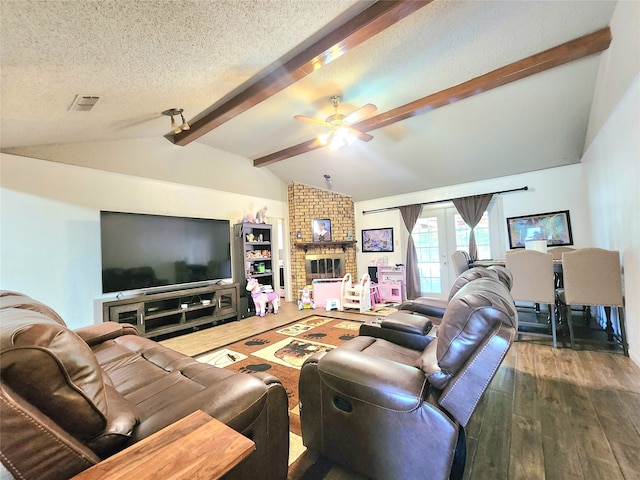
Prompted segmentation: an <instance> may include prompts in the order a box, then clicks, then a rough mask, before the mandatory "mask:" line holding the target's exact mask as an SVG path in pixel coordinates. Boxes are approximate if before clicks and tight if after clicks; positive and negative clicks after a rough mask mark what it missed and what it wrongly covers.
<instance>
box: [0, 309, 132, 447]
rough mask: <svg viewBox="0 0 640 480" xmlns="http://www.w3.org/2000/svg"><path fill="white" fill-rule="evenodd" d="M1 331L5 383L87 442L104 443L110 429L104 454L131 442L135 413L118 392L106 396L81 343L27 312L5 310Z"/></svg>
mask: <svg viewBox="0 0 640 480" xmlns="http://www.w3.org/2000/svg"><path fill="white" fill-rule="evenodd" d="M0 328H1V329H2V335H1V342H2V343H1V344H0V349H1V354H0V355H1V360H2V366H1V375H2V381H3V382H4V383H6V384H7V385H9V386H10V387H11V388H12V389H13V390H14V391H15V392H17V393H18V394H19V395H20V396H22V397H23V398H24V399H25V400H27V401H28V402H29V403H31V404H32V405H34V406H36V407H37V408H39V409H40V410H41V411H42V412H44V413H45V414H46V415H47V416H48V417H49V418H51V419H52V420H53V421H55V422H56V423H57V424H58V425H60V426H61V427H62V428H63V429H64V430H66V431H67V432H69V433H70V434H71V435H73V436H74V437H76V438H78V439H79V440H81V441H83V442H90V441H92V440H93V439H98V438H100V437H103V438H105V437H104V435H105V430H106V429H107V427H109V428H111V429H112V431H111V433H114V435H111V437H110V440H109V441H105V440H97V441H96V444H97V445H102V446H100V447H99V450H100V451H101V452H103V451H105V448H106V450H110V449H111V448H112V444H113V443H122V441H123V440H125V439H126V436H127V434H130V433H131V430H132V428H133V426H134V425H135V422H136V414H135V409H133V408H132V407H129V408H126V407H123V404H122V403H123V401H124V399H122V398H118V396H119V394H118V393H117V392H115V390H113V391H111V392H107V391H106V389H105V385H104V382H103V372H102V369H101V368H100V366H99V364H98V362H97V360H96V358H95V356H94V355H93V352H92V351H91V349H90V348H89V346H88V345H87V344H86V343H85V342H84V341H83V340H82V339H81V338H80V337H78V336H77V335H76V334H75V333H74V332H73V331H71V330H69V329H68V328H66V327H65V326H64V325H61V324H60V323H58V322H57V321H56V320H54V319H51V318H49V316H47V315H44V314H42V313H40V312H37V311H32V310H25V309H23V308H5V309H3V310H2V325H1V326H0ZM111 405H113V407H114V408H113V409H111V408H110V406H111ZM109 413H111V416H112V417H113V418H111V419H109ZM108 434H109V432H108V431H107V435H108ZM123 436H124V437H125V438H123ZM105 444H110V445H108V446H107V445H105Z"/></svg>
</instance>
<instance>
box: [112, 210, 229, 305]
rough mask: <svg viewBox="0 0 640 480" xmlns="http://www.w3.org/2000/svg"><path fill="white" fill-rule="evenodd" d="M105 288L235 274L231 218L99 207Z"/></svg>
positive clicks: (204, 279) (147, 286)
mask: <svg viewBox="0 0 640 480" xmlns="http://www.w3.org/2000/svg"><path fill="white" fill-rule="evenodd" d="M100 237H101V250H102V292H103V293H112V292H121V291H126V290H139V289H151V288H152V287H163V286H177V285H181V284H189V283H194V282H211V281H215V280H222V279H225V278H230V277H231V227H230V224H229V221H228V220H216V219H207V218H187V217H172V216H164V215H149V214H140V213H125V212H107V211H102V212H100Z"/></svg>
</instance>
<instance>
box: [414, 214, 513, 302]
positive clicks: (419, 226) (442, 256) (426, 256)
mask: <svg viewBox="0 0 640 480" xmlns="http://www.w3.org/2000/svg"><path fill="white" fill-rule="evenodd" d="M499 210H500V205H499V202H495V201H492V202H491V204H490V205H489V207H488V208H487V211H486V212H485V214H484V215H483V218H482V220H481V221H480V223H479V224H478V226H477V227H476V228H475V237H476V244H477V246H478V258H498V257H499V253H493V254H492V252H499V251H500V242H499V241H497V239H499V238H500V232H501V229H500V222H499V215H500V212H499ZM469 233H470V229H469V227H468V226H467V225H466V224H465V222H464V221H463V220H462V218H461V217H460V215H459V214H458V212H457V210H456V209H455V207H454V206H453V205H452V204H447V205H445V206H442V205H438V206H437V207H429V206H428V205H425V206H424V207H423V209H422V212H421V214H420V217H419V218H418V221H417V222H416V225H415V227H414V229H413V232H412V235H413V242H414V245H415V247H416V253H417V258H418V270H419V275H420V290H421V292H422V295H425V296H430V297H436V298H442V299H446V298H447V297H448V295H449V290H450V289H451V285H452V284H453V282H454V280H455V279H456V273H455V270H454V268H453V264H452V262H451V254H452V253H453V252H455V251H456V250H465V251H467V250H468V247H469ZM492 238H493V239H494V241H493V242H492V241H491V239H492Z"/></svg>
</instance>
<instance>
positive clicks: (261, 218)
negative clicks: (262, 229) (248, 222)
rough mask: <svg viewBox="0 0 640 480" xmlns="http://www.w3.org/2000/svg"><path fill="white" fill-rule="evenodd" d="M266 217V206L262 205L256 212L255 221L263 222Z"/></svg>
mask: <svg viewBox="0 0 640 480" xmlns="http://www.w3.org/2000/svg"><path fill="white" fill-rule="evenodd" d="M266 219H267V207H262V209H261V210H258V211H257V212H256V223H264V222H265V220H266Z"/></svg>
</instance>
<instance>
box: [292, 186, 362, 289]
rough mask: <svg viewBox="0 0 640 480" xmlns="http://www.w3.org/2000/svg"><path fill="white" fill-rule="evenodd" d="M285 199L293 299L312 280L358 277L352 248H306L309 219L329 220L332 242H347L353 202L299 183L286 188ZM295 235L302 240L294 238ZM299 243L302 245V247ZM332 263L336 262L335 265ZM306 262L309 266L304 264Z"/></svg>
mask: <svg viewBox="0 0 640 480" xmlns="http://www.w3.org/2000/svg"><path fill="white" fill-rule="evenodd" d="M287 196H288V204H289V230H290V237H289V242H290V245H291V277H292V278H291V292H292V294H293V298H294V300H295V299H297V298H298V296H299V292H300V290H302V288H304V286H305V285H309V284H311V282H312V281H313V279H314V278H341V277H343V276H344V274H345V273H350V274H351V275H352V276H354V277H355V278H358V277H357V275H358V272H357V271H356V270H357V267H356V248H355V245H347V246H344V245H338V244H332V243H333V242H326V243H325V242H318V243H317V244H311V245H309V243H310V242H312V227H311V223H312V221H313V220H317V219H329V220H330V221H331V237H332V240H333V241H337V242H339V241H341V240H342V241H344V240H346V239H347V235H348V232H349V230H351V232H355V209H354V206H353V199H352V198H351V197H349V196H347V195H341V194H338V193H334V192H331V191H328V190H321V189H318V188H315V187H310V186H308V185H302V184H299V183H292V184H289V185H288V187H287ZM298 232H300V235H301V237H302V238H298V237H297V234H298ZM302 244H306V245H305V246H304V247H303V246H302ZM307 257H310V258H309V259H308V258H307ZM336 260H339V261H337V262H336ZM308 261H309V262H311V263H309V264H308ZM313 262H315V263H313ZM307 268H308V269H309V273H307ZM322 275H324V276H325V277H322ZM329 275H330V276H329Z"/></svg>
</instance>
